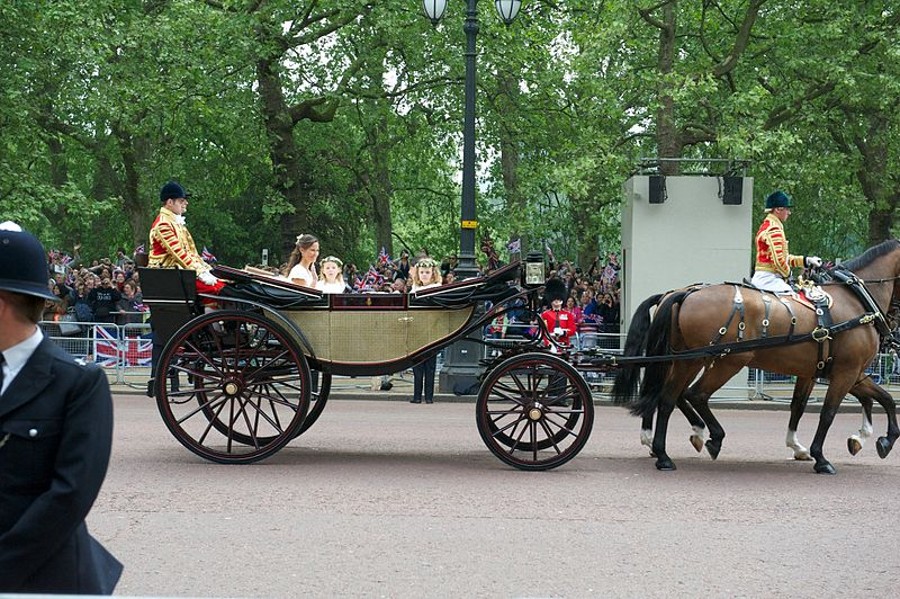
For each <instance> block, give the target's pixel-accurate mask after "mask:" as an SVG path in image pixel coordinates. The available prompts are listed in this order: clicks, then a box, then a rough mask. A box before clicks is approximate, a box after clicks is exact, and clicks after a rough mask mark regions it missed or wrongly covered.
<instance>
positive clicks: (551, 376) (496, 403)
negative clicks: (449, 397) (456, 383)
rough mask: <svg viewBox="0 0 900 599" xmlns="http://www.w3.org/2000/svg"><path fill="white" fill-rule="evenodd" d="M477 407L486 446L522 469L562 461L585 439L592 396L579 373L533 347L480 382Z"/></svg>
mask: <svg viewBox="0 0 900 599" xmlns="http://www.w3.org/2000/svg"><path fill="white" fill-rule="evenodd" d="M475 411H476V414H475V416H476V421H477V424H478V432H479V433H480V434H481V438H482V440H483V441H484V443H485V445H487V447H488V449H490V450H491V452H492V453H493V454H494V455H495V456H497V457H498V458H500V459H501V460H502V461H503V462H505V463H507V464H509V465H510V466H515V467H516V468H519V469H521V470H549V469H551V468H556V467H557V466H561V465H562V464H565V463H566V462H568V461H569V460H571V459H572V458H573V457H575V456H576V455H577V454H578V452H579V451H581V449H582V448H583V447H584V444H585V443H587V440H588V438H589V437H590V435H591V428H592V427H593V423H594V402H593V398H592V397H591V392H590V389H589V388H588V386H587V383H585V381H584V378H582V376H581V374H579V372H578V371H577V370H575V368H573V367H572V366H571V365H570V364H568V363H566V362H565V361H563V360H561V359H560V358H558V357H556V356H553V355H550V354H545V353H537V352H532V353H527V354H520V355H517V356H513V357H512V358H510V359H508V360H505V361H504V362H502V363H501V364H499V365H498V366H497V367H496V368H495V369H494V370H493V371H492V372H491V373H490V374H489V375H488V377H487V378H486V379H485V380H484V382H483V383H482V385H481V389H480V390H479V392H478V399H477V400H476V404H475Z"/></svg>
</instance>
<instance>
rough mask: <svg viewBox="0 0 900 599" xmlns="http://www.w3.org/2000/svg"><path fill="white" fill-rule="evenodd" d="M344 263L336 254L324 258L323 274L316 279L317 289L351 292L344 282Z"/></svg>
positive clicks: (329, 291) (327, 291)
mask: <svg viewBox="0 0 900 599" xmlns="http://www.w3.org/2000/svg"><path fill="white" fill-rule="evenodd" d="M343 269H344V263H343V262H341V260H340V259H339V258H335V257H334V256H326V257H325V258H323V259H322V267H321V274H320V275H319V280H318V281H316V289H319V290H321V291H323V292H325V293H350V290H349V289H348V287H347V284H346V283H345V282H344V272H343Z"/></svg>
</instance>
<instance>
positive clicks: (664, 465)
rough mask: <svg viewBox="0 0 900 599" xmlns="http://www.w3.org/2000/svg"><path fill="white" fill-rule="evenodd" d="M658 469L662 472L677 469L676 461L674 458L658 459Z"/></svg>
mask: <svg viewBox="0 0 900 599" xmlns="http://www.w3.org/2000/svg"><path fill="white" fill-rule="evenodd" d="M656 469H657V470H660V471H662V472H671V471H673V470H675V469H676V468H675V463H674V462H673V461H672V460H668V459H666V460H656Z"/></svg>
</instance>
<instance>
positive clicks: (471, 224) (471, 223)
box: [460, 220, 478, 229]
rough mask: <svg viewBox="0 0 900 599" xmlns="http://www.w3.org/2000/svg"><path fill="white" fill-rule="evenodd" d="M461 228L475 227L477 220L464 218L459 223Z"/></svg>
mask: <svg viewBox="0 0 900 599" xmlns="http://www.w3.org/2000/svg"><path fill="white" fill-rule="evenodd" d="M460 226H461V227H462V228H463V229H477V228H478V221H477V220H464V221H462V223H461V224H460Z"/></svg>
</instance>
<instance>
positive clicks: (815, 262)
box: [805, 256, 822, 268]
mask: <svg viewBox="0 0 900 599" xmlns="http://www.w3.org/2000/svg"><path fill="white" fill-rule="evenodd" d="M805 262H806V265H807V266H812V267H813V268H819V267H820V266H822V259H821V258H819V257H818V256H807V257H806V260H805Z"/></svg>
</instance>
